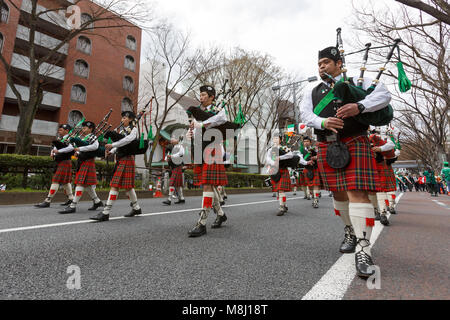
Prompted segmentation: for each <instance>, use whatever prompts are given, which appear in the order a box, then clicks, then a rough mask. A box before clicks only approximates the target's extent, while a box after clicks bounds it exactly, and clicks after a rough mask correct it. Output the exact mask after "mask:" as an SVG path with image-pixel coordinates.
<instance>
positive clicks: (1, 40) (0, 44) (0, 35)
mask: <svg viewBox="0 0 450 320" xmlns="http://www.w3.org/2000/svg"><path fill="white" fill-rule="evenodd" d="M2 50H3V35H2V33H1V32H0V52H2Z"/></svg>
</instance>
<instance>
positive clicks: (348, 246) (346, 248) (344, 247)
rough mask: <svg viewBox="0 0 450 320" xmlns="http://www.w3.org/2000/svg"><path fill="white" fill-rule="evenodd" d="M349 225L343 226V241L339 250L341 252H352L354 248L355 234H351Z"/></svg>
mask: <svg viewBox="0 0 450 320" xmlns="http://www.w3.org/2000/svg"><path fill="white" fill-rule="evenodd" d="M351 231H352V229H351V227H345V237H344V241H342V243H341V247H340V248H339V251H340V252H341V253H353V252H355V248H356V236H354V235H352V234H351Z"/></svg>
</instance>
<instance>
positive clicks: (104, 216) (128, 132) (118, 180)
mask: <svg viewBox="0 0 450 320" xmlns="http://www.w3.org/2000/svg"><path fill="white" fill-rule="evenodd" d="M121 115H122V122H121V123H122V126H121V127H122V129H121V131H120V132H119V134H120V135H122V136H123V138H122V139H120V140H119V141H116V142H113V143H108V144H106V145H105V152H106V155H105V156H106V157H107V156H109V155H110V154H115V155H116V167H115V170H114V175H113V177H112V179H111V183H110V187H111V190H110V191H109V195H108V200H107V202H106V206H105V208H104V209H103V211H102V212H100V213H98V214H97V215H95V216H92V217H91V218H90V219H91V220H95V221H99V222H103V221H108V220H109V215H110V212H111V209H112V206H113V204H114V202H115V201H116V200H117V198H118V196H119V190H120V189H125V190H126V195H127V196H128V198H129V199H130V202H131V203H130V206H131V211H130V213H128V214H126V215H125V217H127V218H129V217H134V216H136V215H140V214H142V209H141V207H140V206H139V203H138V199H137V195H136V191H135V190H134V178H135V170H136V164H135V162H134V155H133V154H130V151H129V150H128V149H127V148H125V147H126V146H128V145H130V144H131V143H132V142H134V141H135V140H138V139H139V137H138V136H139V134H138V129H137V126H136V125H135V123H134V120H135V119H136V115H135V114H134V112H132V111H124V112H122V114H121Z"/></svg>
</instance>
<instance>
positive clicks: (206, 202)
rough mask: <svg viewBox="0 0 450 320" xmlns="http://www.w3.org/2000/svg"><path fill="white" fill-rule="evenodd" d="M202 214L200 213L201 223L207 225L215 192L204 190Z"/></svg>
mask: <svg viewBox="0 0 450 320" xmlns="http://www.w3.org/2000/svg"><path fill="white" fill-rule="evenodd" d="M202 200H203V201H202V214H201V215H200V219H199V221H198V222H199V223H200V224H202V225H204V226H205V225H206V221H207V220H208V214H209V211H210V210H211V208H212V205H213V201H214V192H205V191H204V192H203V199H202Z"/></svg>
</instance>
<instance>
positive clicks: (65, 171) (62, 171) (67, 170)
mask: <svg viewBox="0 0 450 320" xmlns="http://www.w3.org/2000/svg"><path fill="white" fill-rule="evenodd" d="M71 182H72V161H71V160H64V161H61V162H59V163H58V167H57V168H56V172H55V174H54V175H53V178H52V183H59V184H67V183H71Z"/></svg>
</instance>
